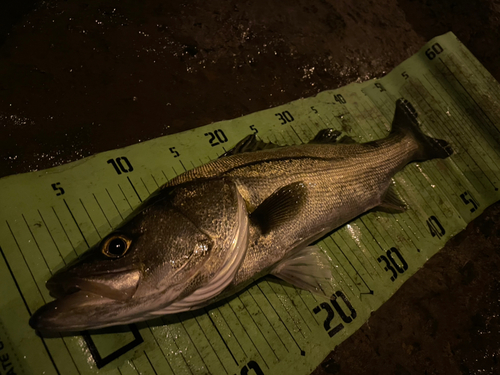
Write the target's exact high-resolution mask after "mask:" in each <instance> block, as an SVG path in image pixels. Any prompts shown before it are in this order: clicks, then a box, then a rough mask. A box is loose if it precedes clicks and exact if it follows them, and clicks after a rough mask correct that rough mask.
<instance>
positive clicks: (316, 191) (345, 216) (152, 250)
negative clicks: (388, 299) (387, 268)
mask: <svg viewBox="0 0 500 375" xmlns="http://www.w3.org/2000/svg"><path fill="white" fill-rule="evenodd" d="M417 116H418V114H417V111H416V110H415V108H414V107H413V105H412V104H411V103H410V102H409V101H407V100H405V99H403V98H400V99H398V100H397V101H396V109H395V113H394V118H393V121H392V129H391V131H390V133H389V135H388V136H387V137H385V138H383V139H378V140H373V141H369V142H365V143H356V142H354V141H353V140H352V139H351V138H349V137H347V136H344V137H342V136H341V135H342V134H341V133H340V132H339V131H336V130H333V129H324V130H322V131H320V132H319V133H318V135H317V136H316V137H315V138H314V139H313V140H312V141H311V142H309V143H307V144H301V145H294V146H278V145H275V144H272V143H266V142H263V141H259V140H257V138H256V137H255V135H250V136H247V137H246V138H244V139H243V140H242V141H240V142H239V143H238V144H236V145H235V146H234V148H233V149H231V150H229V151H228V152H227V153H226V154H224V155H222V156H221V157H220V158H218V159H216V160H214V161H212V162H210V163H207V164H205V165H202V166H200V167H197V168H194V169H192V170H190V171H187V172H185V173H183V174H181V175H179V176H177V177H176V178H174V179H172V180H171V181H169V182H167V183H166V184H165V185H163V186H162V187H160V188H159V189H158V190H157V191H156V192H154V193H153V194H152V195H151V196H150V197H149V198H148V199H147V200H145V201H144V203H143V204H141V205H140V206H139V207H138V208H137V209H136V210H134V212H132V214H131V215H130V216H129V217H127V218H126V219H125V220H124V222H123V223H121V224H120V225H119V226H118V227H117V228H116V229H115V230H113V231H112V232H111V233H110V234H109V235H107V236H106V237H105V238H103V239H102V241H100V243H98V244H97V245H95V246H94V247H92V248H91V249H89V250H87V251H86V252H85V253H84V254H82V255H81V257H79V258H78V259H76V260H75V261H74V262H73V263H70V264H68V265H67V266H66V267H64V268H62V269H61V270H59V271H57V272H56V273H55V274H54V275H52V277H50V279H49V280H48V281H47V282H46V287H47V288H48V290H49V291H50V294H51V296H52V297H54V298H55V299H54V300H53V301H52V302H49V303H47V304H46V305H44V306H42V307H41V308H39V309H38V310H37V311H36V312H35V313H34V314H33V315H32V316H31V318H30V321H29V324H30V325H31V327H33V328H34V329H36V330H38V331H42V332H79V331H83V330H88V329H100V328H104V327H109V326H114V325H125V324H130V323H135V322H140V321H145V320H149V319H154V318H157V317H161V316H163V315H166V314H175V313H179V312H184V311H191V310H196V309H200V308H203V307H206V306H208V305H210V304H212V303H214V302H217V301H221V300H223V299H224V298H231V296H233V295H234V294H236V293H238V292H240V291H242V290H244V289H245V288H246V287H248V286H249V285H250V284H251V283H252V282H255V281H256V280H258V279H260V278H262V277H264V276H266V275H274V276H276V277H278V278H280V279H282V280H284V281H286V282H288V283H290V284H292V285H294V286H296V287H298V288H301V289H304V290H308V291H311V292H313V293H317V294H320V295H327V290H328V283H329V281H331V280H332V275H331V269H330V267H331V266H330V263H329V261H328V259H327V258H326V256H325V254H324V253H322V252H321V251H320V250H319V248H318V247H317V246H316V245H312V246H311V244H312V243H314V242H315V241H317V240H319V239H320V238H322V237H323V236H325V235H326V234H328V233H330V232H332V231H334V230H335V229H337V228H339V227H341V226H342V225H344V224H346V223H348V222H350V221H351V220H353V219H355V218H356V217H358V216H360V215H362V214H364V213H366V212H367V211H370V210H384V211H388V212H392V213H398V212H403V211H404V210H405V209H406V208H407V207H406V204H405V203H404V202H402V201H401V199H400V198H399V197H398V195H397V193H396V192H395V191H394V189H393V188H392V185H393V177H394V175H395V174H396V173H397V172H399V171H400V170H402V169H403V168H404V167H405V166H406V165H407V164H409V163H411V162H415V161H427V160H431V159H445V158H447V157H449V156H450V155H452V154H453V149H452V147H451V146H450V144H449V143H448V142H447V141H445V140H441V139H435V138H432V137H429V136H427V135H425V134H424V133H423V132H422V131H421V130H420V126H419V122H418V120H417ZM330 285H331V284H330Z"/></svg>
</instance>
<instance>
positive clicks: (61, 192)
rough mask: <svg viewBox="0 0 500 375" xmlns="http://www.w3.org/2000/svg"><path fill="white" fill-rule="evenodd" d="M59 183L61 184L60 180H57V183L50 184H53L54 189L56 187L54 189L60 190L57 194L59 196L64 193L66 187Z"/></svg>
mask: <svg viewBox="0 0 500 375" xmlns="http://www.w3.org/2000/svg"><path fill="white" fill-rule="evenodd" d="M59 185H61V183H60V182H56V183H55V184H52V185H50V186H52V189H54V191H57V192H58V193H57V194H56V195H57V196H60V195H63V194H64V189H63V188H62V187H60V186H59Z"/></svg>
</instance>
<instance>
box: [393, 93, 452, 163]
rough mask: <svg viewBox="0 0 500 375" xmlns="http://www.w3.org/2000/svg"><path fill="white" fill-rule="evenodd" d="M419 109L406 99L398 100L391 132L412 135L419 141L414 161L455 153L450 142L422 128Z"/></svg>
mask: <svg viewBox="0 0 500 375" xmlns="http://www.w3.org/2000/svg"><path fill="white" fill-rule="evenodd" d="M417 116H418V114H417V111H416V110H415V108H414V107H413V106H412V105H411V103H410V102H409V101H408V100H406V99H398V100H397V101H396V113H395V114H394V120H393V121H392V131H391V134H398V133H401V134H405V135H410V136H411V137H412V138H413V139H415V141H416V142H417V143H418V145H419V148H418V150H417V151H416V153H415V157H414V159H413V161H419V160H420V161H424V160H430V159H445V158H447V157H448V156H450V155H452V154H453V150H452V148H451V146H450V144H449V143H448V142H446V141H445V140H442V139H436V138H432V137H428V136H427V135H425V134H424V133H422V131H421V130H420V127H419V125H418V121H417Z"/></svg>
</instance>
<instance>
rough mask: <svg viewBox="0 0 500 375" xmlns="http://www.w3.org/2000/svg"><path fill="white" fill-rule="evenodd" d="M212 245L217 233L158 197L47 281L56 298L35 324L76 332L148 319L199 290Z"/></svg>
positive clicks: (42, 328)
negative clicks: (188, 292) (196, 281)
mask: <svg viewBox="0 0 500 375" xmlns="http://www.w3.org/2000/svg"><path fill="white" fill-rule="evenodd" d="M212 247H213V240H212V239H211V238H210V236H209V235H207V234H205V233H204V232H203V231H201V230H200V229H199V228H198V227H197V226H196V225H195V224H194V223H193V222H192V221H191V220H190V219H189V218H187V217H186V216H185V215H183V214H182V213H181V212H180V211H179V210H178V209H176V208H175V207H173V206H172V205H171V204H170V201H169V200H168V199H153V202H150V203H148V204H147V205H146V207H144V208H142V209H141V210H139V211H138V212H137V213H135V214H134V215H132V218H130V219H128V220H127V221H126V222H125V223H124V224H122V225H121V226H120V227H119V228H118V229H117V230H115V231H113V232H112V233H110V234H109V235H107V236H106V237H105V238H103V239H102V240H101V241H100V243H98V244H97V245H95V246H94V247H93V248H91V249H89V250H88V251H87V252H85V253H84V254H82V256H81V257H80V258H79V259H76V260H75V261H74V262H73V263H71V264H68V265H67V266H66V267H65V268H63V269H61V270H59V271H58V272H56V273H55V274H54V275H53V276H52V277H51V278H50V279H49V280H48V281H47V283H46V286H47V288H48V289H49V291H50V294H51V295H52V296H53V297H54V298H55V300H54V301H52V302H50V303H48V304H46V305H45V306H43V307H41V308H40V309H39V310H38V311H36V312H35V314H34V315H33V316H32V317H31V319H30V325H31V326H32V327H33V328H35V329H37V330H40V331H56V332H62V331H71V332H76V331H80V330H84V329H89V328H102V327H106V326H109V325H116V324H127V323H130V322H133V321H137V320H143V319H138V318H140V317H141V316H147V314H148V313H149V312H150V311H154V310H155V309H158V308H160V307H161V306H165V305H168V304H169V303H170V302H171V301H173V300H175V299H176V298H177V297H178V296H179V295H181V294H182V293H186V290H187V289H189V288H193V279H196V278H195V276H196V274H197V273H199V272H200V270H201V269H202V268H203V265H204V264H205V262H206V261H207V259H208V258H209V255H210V252H211V249H212Z"/></svg>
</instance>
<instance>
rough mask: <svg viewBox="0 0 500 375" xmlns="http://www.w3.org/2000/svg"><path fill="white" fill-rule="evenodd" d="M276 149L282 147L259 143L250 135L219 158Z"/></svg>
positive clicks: (253, 135)
mask: <svg viewBox="0 0 500 375" xmlns="http://www.w3.org/2000/svg"><path fill="white" fill-rule="evenodd" d="M278 147H282V146H280V145H277V144H274V143H270V142H264V141H260V140H258V139H257V137H256V136H255V134H250V135H247V136H246V137H245V138H243V139H242V140H241V141H239V142H238V143H237V144H236V145H235V146H234V147H233V148H232V149H230V150H229V151H226V152H225V153H224V154H222V155H221V156H220V157H219V158H224V157H226V156H231V155H236V154H242V153H244V152H254V151H260V150H268V149H270V148H278Z"/></svg>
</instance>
